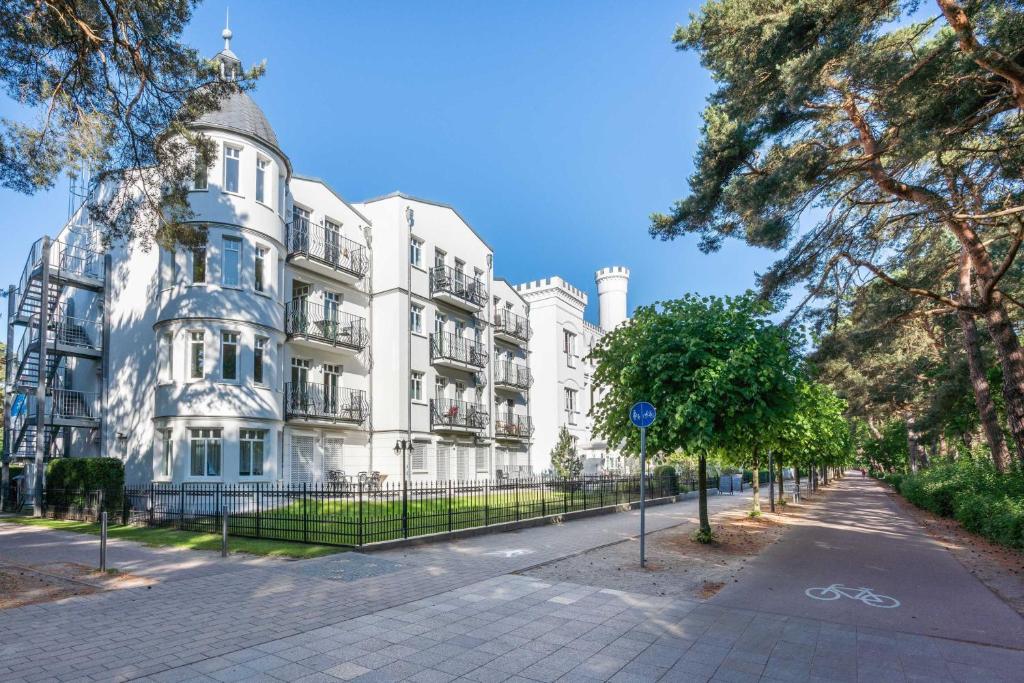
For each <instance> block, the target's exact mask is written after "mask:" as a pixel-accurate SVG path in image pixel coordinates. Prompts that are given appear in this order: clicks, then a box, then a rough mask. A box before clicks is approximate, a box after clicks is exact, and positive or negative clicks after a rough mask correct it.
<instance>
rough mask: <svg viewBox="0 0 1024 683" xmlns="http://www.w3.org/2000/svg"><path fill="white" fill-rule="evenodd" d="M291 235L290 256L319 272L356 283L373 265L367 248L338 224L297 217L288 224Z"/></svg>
mask: <svg viewBox="0 0 1024 683" xmlns="http://www.w3.org/2000/svg"><path fill="white" fill-rule="evenodd" d="M287 239H288V260H289V261H295V262H296V263H302V264H303V265H305V266H306V267H307V268H309V269H310V270H313V271H316V272H318V273H321V274H325V275H329V276H334V277H336V278H339V279H341V280H344V281H346V282H349V283H356V282H358V281H360V280H362V279H363V277H364V276H365V275H366V273H367V272H368V271H369V269H370V256H369V253H368V251H367V248H366V247H365V246H363V245H362V244H359V243H358V242H353V241H352V240H350V239H348V238H346V237H342V236H341V233H340V231H339V230H338V229H337V228H333V227H330V226H324V225H318V224H317V223H312V222H310V221H309V219H306V218H296V219H295V220H293V221H292V222H291V223H289V224H288V237H287Z"/></svg>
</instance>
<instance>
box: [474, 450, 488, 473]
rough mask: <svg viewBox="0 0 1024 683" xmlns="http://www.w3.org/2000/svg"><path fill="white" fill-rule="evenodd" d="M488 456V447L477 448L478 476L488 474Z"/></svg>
mask: <svg viewBox="0 0 1024 683" xmlns="http://www.w3.org/2000/svg"><path fill="white" fill-rule="evenodd" d="M487 455H488V449H487V447H486V446H477V447H476V471H477V473H478V474H487V473H488V467H487Z"/></svg>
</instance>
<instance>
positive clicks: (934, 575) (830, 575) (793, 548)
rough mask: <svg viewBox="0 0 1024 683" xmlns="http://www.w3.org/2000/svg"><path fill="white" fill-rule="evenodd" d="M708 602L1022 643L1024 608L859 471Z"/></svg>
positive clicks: (990, 642) (1004, 643) (989, 642)
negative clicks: (996, 590)
mask: <svg viewBox="0 0 1024 683" xmlns="http://www.w3.org/2000/svg"><path fill="white" fill-rule="evenodd" d="M711 603H712V604H715V605H721V606H723V607H743V608H747V609H751V610H758V611H764V612H771V613H775V614H782V615H787V616H794V617H806V618H812V619H820V620H823V621H828V622H832V623H839V624H849V625H855V626H863V627H872V628H878V629H885V630H894V631H902V632H905V633H916V634H923V635H930V636H936V637H941V638H950V639H955V640H962V641H968V642H972V643H979V644H987V645H999V646H1002V647H1010V648H1015V649H1019V650H1024V618H1022V617H1021V616H1020V615H1018V614H1017V613H1016V612H1015V611H1014V610H1013V609H1011V608H1010V607H1009V606H1008V605H1006V604H1005V603H1004V602H1003V601H1002V600H1000V599H999V597H998V596H996V595H995V594H994V593H993V592H992V591H990V590H989V589H988V588H987V587H986V586H985V585H984V584H982V583H981V582H980V581H979V580H978V579H976V578H975V577H974V576H973V575H972V574H971V573H970V572H969V571H968V570H967V569H966V568H964V566H963V565H961V564H960V563H959V562H958V561H957V560H956V558H955V557H954V556H953V555H952V554H951V553H950V552H948V551H947V550H946V549H945V548H943V547H942V546H941V545H940V544H939V543H938V542H937V541H936V540H935V539H933V538H932V537H931V536H929V535H928V533H927V532H926V531H925V530H924V529H923V528H922V527H921V526H920V525H918V524H917V523H916V522H915V521H914V520H913V519H911V518H910V517H909V516H908V515H907V514H905V513H904V512H903V511H902V510H900V509H899V508H898V507H897V506H896V505H895V504H894V503H893V501H892V500H891V499H890V497H889V494H888V493H887V492H886V491H885V489H884V488H883V486H882V485H881V484H880V483H878V482H876V481H874V480H873V479H865V478H862V477H861V476H860V475H859V473H858V474H852V475H849V476H847V477H846V478H844V479H842V480H838V481H836V482H835V484H834V486H833V487H832V490H831V491H830V492H829V493H828V495H827V498H826V499H825V501H824V503H823V504H821V505H819V506H817V507H816V508H814V509H812V510H811V511H810V512H809V513H808V514H807V515H806V516H805V517H804V518H802V519H797V520H795V522H794V526H793V527H792V528H791V529H790V530H789V531H788V532H787V533H786V534H785V535H784V536H783V537H782V538H781V539H780V540H779V542H777V543H775V544H774V545H772V546H771V547H770V548H768V549H767V550H765V552H764V553H762V554H761V555H760V556H759V557H757V558H756V559H754V560H753V561H751V562H750V564H749V565H748V567H747V569H746V570H745V571H744V572H743V576H742V578H741V579H740V581H739V582H738V583H733V584H730V585H728V586H726V588H724V589H723V590H722V591H721V592H720V593H719V594H718V595H717V596H716V597H715V598H714V599H712V601H711ZM1021 680H1024V672H1022V674H1021Z"/></svg>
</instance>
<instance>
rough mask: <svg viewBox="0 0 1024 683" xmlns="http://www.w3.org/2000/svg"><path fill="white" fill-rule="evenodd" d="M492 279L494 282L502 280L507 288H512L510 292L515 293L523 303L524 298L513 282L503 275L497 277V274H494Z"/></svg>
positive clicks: (524, 301)
mask: <svg viewBox="0 0 1024 683" xmlns="http://www.w3.org/2000/svg"><path fill="white" fill-rule="evenodd" d="M492 279H493V280H494V281H495V282H504V283H505V284H506V285H508V288H509V289H511V290H512V293H513V294H515V295H516V296H517V297H519V300H520V301H522V302H523V303H524V304H525V303H526V299H524V298H523V295H522V294H520V293H519V290H518V289H516V286H515V285H514V284H512V283H511V282H510V281H509V280H508V278H503V277H499V276H497V275H495V276H494V277H493V278H492Z"/></svg>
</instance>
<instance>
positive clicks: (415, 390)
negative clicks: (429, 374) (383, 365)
mask: <svg viewBox="0 0 1024 683" xmlns="http://www.w3.org/2000/svg"><path fill="white" fill-rule="evenodd" d="M409 398H410V399H411V400H413V401H417V402H421V403H422V402H423V373H422V372H417V371H416V370H413V371H412V372H411V373H409Z"/></svg>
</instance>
